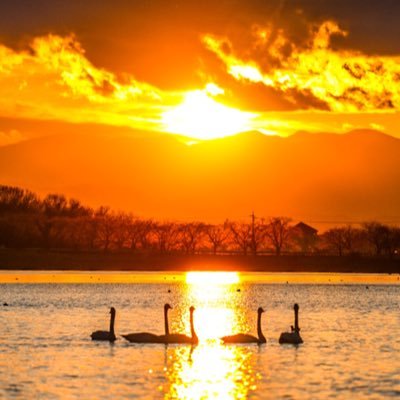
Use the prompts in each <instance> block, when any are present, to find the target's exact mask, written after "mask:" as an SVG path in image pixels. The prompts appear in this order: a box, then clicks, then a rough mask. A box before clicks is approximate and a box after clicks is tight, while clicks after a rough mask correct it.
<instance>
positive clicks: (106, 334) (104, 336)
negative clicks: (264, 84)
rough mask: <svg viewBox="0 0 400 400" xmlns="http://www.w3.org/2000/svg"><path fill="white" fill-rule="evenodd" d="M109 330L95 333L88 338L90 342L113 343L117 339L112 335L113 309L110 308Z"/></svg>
mask: <svg viewBox="0 0 400 400" xmlns="http://www.w3.org/2000/svg"><path fill="white" fill-rule="evenodd" d="M110 314H111V317H110V330H109V331H95V332H93V333H92V334H91V335H90V336H91V338H92V340H105V341H108V342H114V341H115V340H116V339H117V338H116V337H115V333H114V321H115V314H116V311H115V308H114V307H111V309H110Z"/></svg>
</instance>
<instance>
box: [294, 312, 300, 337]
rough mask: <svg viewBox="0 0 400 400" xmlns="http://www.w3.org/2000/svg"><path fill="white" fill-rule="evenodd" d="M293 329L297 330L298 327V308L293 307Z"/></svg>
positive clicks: (298, 329)
mask: <svg viewBox="0 0 400 400" xmlns="http://www.w3.org/2000/svg"><path fill="white" fill-rule="evenodd" d="M294 330H295V332H299V331H300V328H299V310H298V309H295V310H294Z"/></svg>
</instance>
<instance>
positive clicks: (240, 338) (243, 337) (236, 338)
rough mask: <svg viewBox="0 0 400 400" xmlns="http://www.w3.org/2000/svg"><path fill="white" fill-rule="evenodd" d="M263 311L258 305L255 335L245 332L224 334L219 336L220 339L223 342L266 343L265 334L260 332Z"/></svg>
mask: <svg viewBox="0 0 400 400" xmlns="http://www.w3.org/2000/svg"><path fill="white" fill-rule="evenodd" d="M263 312H264V310H263V309H262V308H261V307H259V309H258V310H257V314H258V317H257V335H258V337H256V336H253V335H248V334H245V333H238V334H236V335H230V336H224V337H222V338H221V340H222V341H223V342H224V343H258V344H264V343H267V340H266V339H265V336H264V335H263V333H262V330H261V315H262V313H263Z"/></svg>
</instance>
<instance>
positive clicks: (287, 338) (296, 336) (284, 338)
mask: <svg viewBox="0 0 400 400" xmlns="http://www.w3.org/2000/svg"><path fill="white" fill-rule="evenodd" d="M293 309H294V328H293V325H292V326H291V332H282V333H281V336H280V337H279V343H280V344H284V343H289V344H300V343H303V339H302V338H301V336H300V328H299V305H298V304H295V305H294V306H293Z"/></svg>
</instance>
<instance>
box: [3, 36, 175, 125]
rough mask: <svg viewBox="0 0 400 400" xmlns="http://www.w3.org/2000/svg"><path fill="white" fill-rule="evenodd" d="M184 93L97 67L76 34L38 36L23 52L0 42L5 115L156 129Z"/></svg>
mask: <svg viewBox="0 0 400 400" xmlns="http://www.w3.org/2000/svg"><path fill="white" fill-rule="evenodd" d="M180 98H181V96H180V94H179V93H166V92H162V91H160V90H159V89H157V88H155V87H153V86H151V85H149V84H147V83H144V82H138V81H136V80H135V79H134V78H133V77H131V76H124V77H118V76H116V75H115V74H113V73H112V72H109V71H107V70H104V69H101V68H97V67H96V66H94V65H93V64H92V63H91V62H90V61H89V60H88V59H87V58H86V56H85V52H84V50H83V48H82V47H81V45H80V43H79V42H78V41H77V39H76V38H75V37H74V36H73V35H71V36H67V37H61V36H56V35H48V36H44V37H37V38H35V39H34V40H33V41H32V42H31V44H30V47H29V49H27V50H24V51H15V50H12V49H10V48H7V47H5V46H2V45H0V115H2V116H7V117H23V118H36V119H60V120H64V121H69V122H99V123H107V124H114V125H128V126H134V127H141V128H154V127H155V126H158V125H157V124H158V123H159V122H158V118H159V116H160V114H161V112H162V110H163V109H164V108H165V107H167V106H170V105H173V104H176V103H177V102H178V101H179V99H180Z"/></svg>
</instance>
